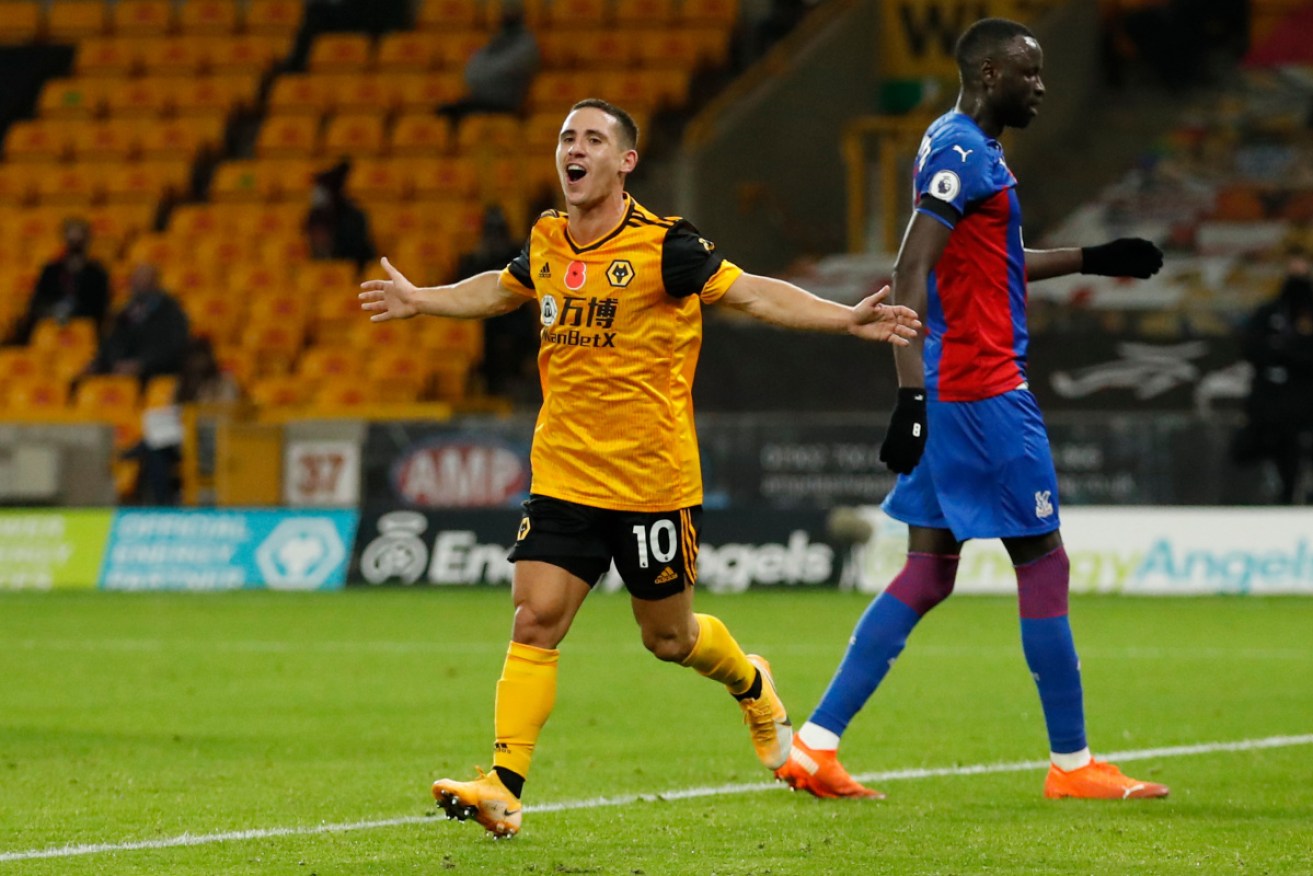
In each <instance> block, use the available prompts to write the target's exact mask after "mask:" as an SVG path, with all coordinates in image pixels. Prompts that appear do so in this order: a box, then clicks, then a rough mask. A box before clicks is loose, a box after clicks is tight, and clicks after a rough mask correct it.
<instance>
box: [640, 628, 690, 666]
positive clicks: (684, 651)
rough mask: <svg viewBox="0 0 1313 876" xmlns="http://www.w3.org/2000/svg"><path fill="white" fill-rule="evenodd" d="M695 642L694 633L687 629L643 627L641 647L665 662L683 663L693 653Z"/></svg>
mask: <svg viewBox="0 0 1313 876" xmlns="http://www.w3.org/2000/svg"><path fill="white" fill-rule="evenodd" d="M696 643H697V635H696V633H691V632H689V631H687V630H681V629H677V628H675V627H664V628H660V629H648V628H646V627H644V628H643V647H645V648H647V650H648V651H650V652H652V656H653V657H655V658H657V659H658V660H663V661H665V662H667V663H683V662H684V661H685V660H686V659H688V655H689V654H692V653H693V646H694V645H695V644H696Z"/></svg>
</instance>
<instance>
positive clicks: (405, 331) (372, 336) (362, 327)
mask: <svg viewBox="0 0 1313 876" xmlns="http://www.w3.org/2000/svg"><path fill="white" fill-rule="evenodd" d="M397 267H398V268H400V269H401V270H402V271H405V270H406V267H405V266H404V265H401V264H398V265H397ZM422 329H423V325H422V321H421V320H418V319H406V320H398V319H393V320H388V321H386V322H370V320H369V319H368V318H367V317H365V316H364V314H363V313H362V314H361V320H360V321H359V322H357V323H354V324H353V325H352V327H351V343H350V346H351V347H352V348H353V349H357V350H367V351H375V350H419V349H422V348H423V345H422V344H421V343H420V334H421V331H422ZM370 355H372V352H371V353H370Z"/></svg>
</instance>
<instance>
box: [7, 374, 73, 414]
mask: <svg viewBox="0 0 1313 876" xmlns="http://www.w3.org/2000/svg"><path fill="white" fill-rule="evenodd" d="M5 402H6V404H5V407H6V408H7V409H8V410H11V411H13V412H15V413H24V414H33V413H40V412H42V411H61V410H64V409H66V408H67V407H68V381H66V380H61V379H60V378H58V377H55V376H54V375H47V374H38V375H33V376H32V377H29V378H26V379H24V380H21V381H18V382H15V383H11V384H9V393H8V395H7V397H6V399H5Z"/></svg>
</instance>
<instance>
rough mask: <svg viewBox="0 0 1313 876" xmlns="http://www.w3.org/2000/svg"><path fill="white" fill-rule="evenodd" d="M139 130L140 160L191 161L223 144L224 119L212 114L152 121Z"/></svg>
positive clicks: (143, 124) (219, 115)
mask: <svg viewBox="0 0 1313 876" xmlns="http://www.w3.org/2000/svg"><path fill="white" fill-rule="evenodd" d="M139 128H140V130H139V132H138V134H139V136H140V141H139V144H138V146H139V148H140V150H141V157H142V158H144V159H151V158H166V157H176V158H180V159H185V160H187V161H189V162H190V161H194V160H195V159H196V157H197V155H199V154H200V153H202V152H217V151H218V149H219V147H220V146H221V145H222V144H223V136H224V117H223V115H222V114H220V113H212V114H209V115H201V114H197V115H190V116H184V117H180V118H174V119H154V120H152V121H149V122H144V123H141V124H140V125H139Z"/></svg>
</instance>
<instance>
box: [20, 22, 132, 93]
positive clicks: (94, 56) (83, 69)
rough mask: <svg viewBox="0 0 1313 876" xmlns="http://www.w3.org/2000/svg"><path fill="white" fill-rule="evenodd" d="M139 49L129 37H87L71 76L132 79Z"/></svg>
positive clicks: (80, 45)
mask: <svg viewBox="0 0 1313 876" xmlns="http://www.w3.org/2000/svg"><path fill="white" fill-rule="evenodd" d="M0 14H3V12H2V11H0ZM142 48H143V46H142V41H141V40H136V39H131V38H129V37H117V36H104V37H88V38H86V39H84V40H82V41H80V42H79V43H78V46H77V54H76V55H74V57H73V72H74V73H75V74H76V75H78V76H111V77H122V76H135V75H136V74H138V73H140V72H141V69H142Z"/></svg>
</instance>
